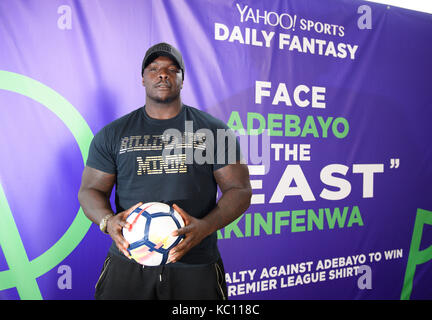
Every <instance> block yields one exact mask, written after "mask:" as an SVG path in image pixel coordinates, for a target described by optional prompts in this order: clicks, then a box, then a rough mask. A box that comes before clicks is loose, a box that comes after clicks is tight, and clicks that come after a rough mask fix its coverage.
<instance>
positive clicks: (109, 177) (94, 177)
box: [78, 166, 142, 257]
mask: <svg viewBox="0 0 432 320" xmlns="http://www.w3.org/2000/svg"><path fill="white" fill-rule="evenodd" d="M115 180H116V175H115V174H109V173H106V172H103V171H100V170H97V169H94V168H91V167H87V166H86V167H85V168H84V172H83V175H82V180H81V187H80V190H79V192H78V200H79V202H80V204H81V207H82V209H83V211H84V214H85V215H86V216H87V218H89V219H90V220H91V221H92V222H94V223H96V224H97V225H99V224H100V222H101V221H102V219H103V218H104V217H106V216H107V215H112V217H110V218H109V219H108V221H107V232H108V234H109V235H110V236H111V238H112V239H113V240H114V242H115V244H116V246H117V248H118V249H119V250H120V251H121V252H123V254H124V255H125V256H127V257H129V253H128V252H127V248H128V247H129V243H128V242H127V241H126V239H125V238H124V237H123V235H122V228H123V227H126V228H128V227H129V224H128V223H127V222H126V218H127V217H128V215H129V213H130V212H132V211H133V210H135V209H136V208H137V207H139V206H140V205H141V204H142V203H138V204H136V205H134V206H133V207H131V208H129V209H128V210H125V211H123V212H120V213H118V214H117V215H114V212H113V210H112V208H111V204H110V200H109V198H110V195H111V191H112V189H113V186H114V183H115Z"/></svg>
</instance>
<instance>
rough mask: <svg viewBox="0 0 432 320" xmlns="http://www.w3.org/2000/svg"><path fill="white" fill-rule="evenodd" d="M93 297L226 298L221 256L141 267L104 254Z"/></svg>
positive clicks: (146, 298)
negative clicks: (202, 261) (203, 261)
mask: <svg viewBox="0 0 432 320" xmlns="http://www.w3.org/2000/svg"><path fill="white" fill-rule="evenodd" d="M95 298H96V299H97V300H103V299H108V300H109V299H116V300H117V299H127V300H221V299H226V298H227V288H226V282H225V271H224V268H223V264H222V260H221V259H219V261H217V262H216V263H212V264H205V265H202V264H201V265H190V264H188V265H186V264H178V263H176V264H168V265H165V266H158V267H147V266H146V267H143V266H141V265H140V264H138V263H136V262H134V261H128V260H126V259H123V258H121V257H118V256H116V255H110V254H108V256H107V258H106V259H105V263H104V265H103V268H102V272H101V275H100V277H99V280H98V282H97V283H96V292H95Z"/></svg>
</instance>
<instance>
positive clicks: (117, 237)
mask: <svg viewBox="0 0 432 320" xmlns="http://www.w3.org/2000/svg"><path fill="white" fill-rule="evenodd" d="M142 204H143V203H142V202H139V203H137V204H136V205H134V206H132V207H130V208H129V209H127V210H125V211H122V212H119V213H117V214H116V215H115V216H112V217H111V218H109V219H108V221H107V232H108V234H109V235H110V236H111V238H112V239H113V241H114V243H115V244H116V246H117V248H118V249H119V250H120V251H121V252H122V253H123V254H124V255H125V256H126V257H128V258H129V259H131V256H130V254H129V252H128V251H127V249H128V248H129V243H128V242H127V241H126V239H125V238H124V237H123V233H122V229H123V228H129V227H130V223H128V222H127V221H126V219H127V217H128V216H129V214H130V213H131V212H132V211H134V210H135V209H136V208H138V207H139V206H140V205H142Z"/></svg>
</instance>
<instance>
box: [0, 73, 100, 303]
mask: <svg viewBox="0 0 432 320" xmlns="http://www.w3.org/2000/svg"><path fill="white" fill-rule="evenodd" d="M0 90H7V91H12V92H15V93H18V94H21V95H23V96H26V97H29V98H31V99H33V100H35V101H37V102H39V103H40V104H42V105H44V106H45V107H47V108H48V109H49V110H51V111H52V112H53V113H54V114H55V115H57V117H59V118H60V119H61V120H62V121H63V123H64V124H65V125H66V127H67V128H68V129H69V130H70V131H71V133H72V135H73V136H74V137H75V140H76V141H77V143H78V146H79V149H80V151H81V154H82V157H83V161H84V162H85V160H86V159H87V155H88V149H89V145H90V142H91V140H92V138H93V133H92V132H91V130H90V128H89V126H88V125H87V123H86V121H85V120H84V119H83V118H82V117H81V115H80V114H79V113H78V111H77V110H76V109H75V108H74V107H73V106H72V105H71V104H70V103H69V102H68V101H67V100H66V99H65V98H63V97H62V96H61V95H60V94H58V93H57V92H56V91H54V90H53V89H51V88H49V87H47V86H45V85H44V84H42V83H40V82H38V81H36V80H33V79H31V78H28V77H26V76H23V75H20V74H17V73H13V72H8V71H2V70H0ZM0 221H1V223H0V247H1V249H2V250H3V254H4V256H5V258H6V261H7V264H8V266H9V270H5V271H1V272H0V291H1V290H5V289H9V288H13V287H16V288H17V290H18V293H19V295H20V298H21V299H42V295H41V293H40V290H39V286H38V284H37V282H36V278H37V277H39V276H41V275H43V274H45V273H47V272H48V271H50V270H51V269H52V268H54V267H55V266H56V265H57V264H59V263H60V262H61V261H63V260H64V259H65V258H66V257H67V256H68V255H69V254H70V253H71V252H72V251H73V250H74V249H75V248H76V246H77V245H78V244H79V243H80V242H81V240H82V239H83V238H84V236H85V234H86V233H87V231H88V229H89V228H90V225H91V221H90V220H88V219H87V218H86V217H85V215H84V212H83V211H82V209H81V208H80V209H79V210H78V213H77V214H76V217H75V219H74V220H73V222H72V224H71V225H70V226H69V228H68V230H67V231H66V232H65V234H64V235H63V236H62V237H61V238H60V239H59V240H58V241H57V242H56V243H55V244H54V245H53V246H52V247H51V248H49V249H48V250H47V251H45V252H44V253H43V254H41V255H40V256H39V257H37V258H35V259H33V260H32V261H29V259H28V257H27V254H26V250H25V248H24V245H23V242H22V240H21V237H20V235H19V232H18V228H17V226H16V224H15V221H14V217H13V214H12V212H11V210H10V208H9V205H8V201H7V198H6V195H5V193H4V191H3V186H2V185H1V184H0Z"/></svg>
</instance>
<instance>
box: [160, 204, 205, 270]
mask: <svg viewBox="0 0 432 320" xmlns="http://www.w3.org/2000/svg"><path fill="white" fill-rule="evenodd" d="M173 208H174V210H176V211H177V212H178V213H179V214H180V215H181V216H182V218H183V220H184V222H185V226H184V227H183V228H180V229H178V230H176V231H174V232H173V234H172V235H173V236H180V235H184V236H185V238H184V239H183V241H182V242H180V243H179V244H178V245H177V246H175V247H174V248H172V249H171V250H170V253H169V256H168V263H174V262H177V261H179V260H180V259H181V258H182V257H183V256H184V255H185V254H186V253H187V252H188V251H189V250H190V249H192V248H193V247H194V246H196V245H197V244H198V243H200V242H201V241H202V240H203V239H204V238H205V237H206V236H208V235H209V234H210V233H211V232H212V231H211V230H212V226H211V225H209V223H208V222H207V221H205V220H202V219H197V218H195V217H192V216H191V215H189V214H188V213H187V212H186V211H184V210H183V209H182V208H180V207H179V206H177V205H176V204H173Z"/></svg>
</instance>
